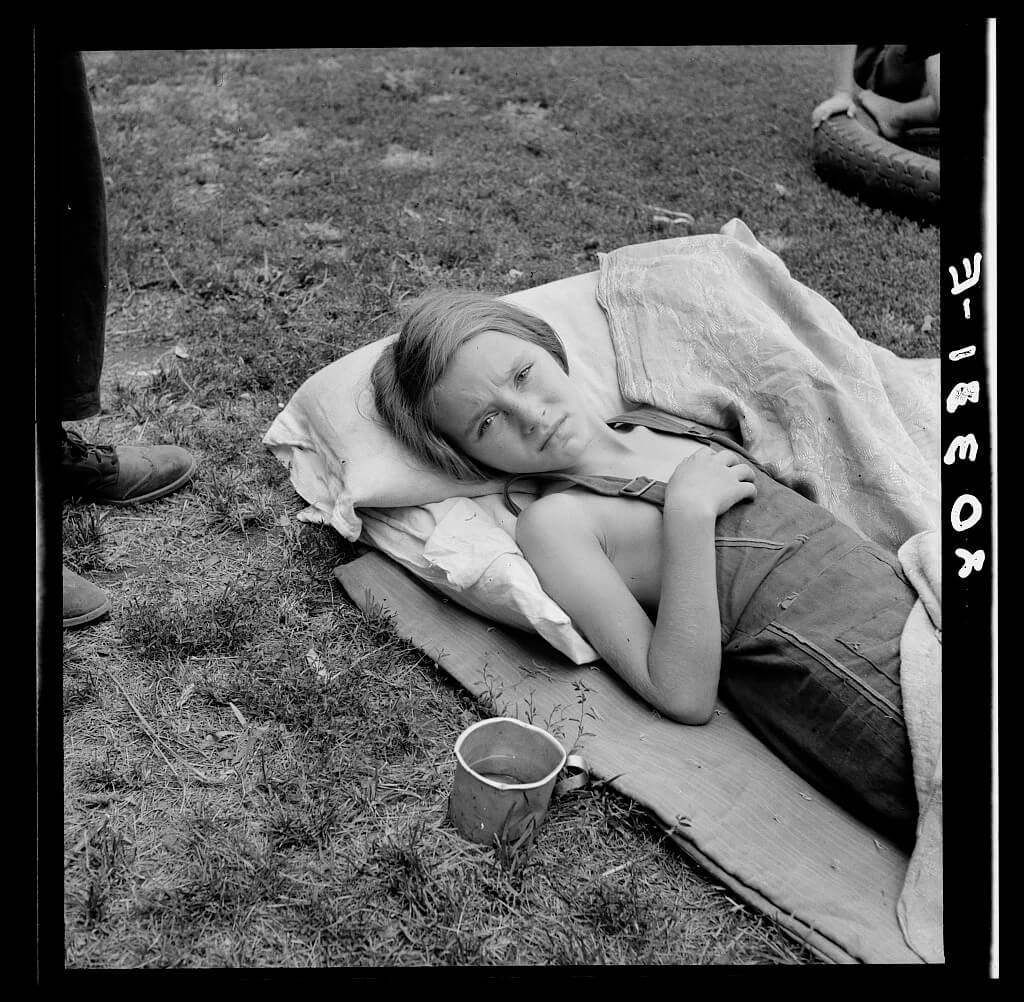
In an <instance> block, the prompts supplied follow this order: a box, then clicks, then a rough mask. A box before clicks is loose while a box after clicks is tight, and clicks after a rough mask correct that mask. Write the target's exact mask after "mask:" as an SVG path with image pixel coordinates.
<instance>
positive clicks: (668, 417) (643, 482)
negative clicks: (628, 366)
mask: <svg viewBox="0 0 1024 1002" xmlns="http://www.w3.org/2000/svg"><path fill="white" fill-rule="evenodd" d="M608 424H610V425H611V426H612V427H615V426H616V425H624V424H628V425H643V426H644V427H645V428H651V429H652V430H654V431H666V432H670V433H671V434H674V435H686V436H688V437H689V438H694V439H696V440H697V441H699V442H704V443H705V444H711V443H714V444H716V445H720V446H722V447H723V448H726V449H731V450H732V451H733V452H736V453H739V454H740V455H741V456H742V457H743V458H744V459H745V460H747V462H749V463H753V464H754V465H755V466H757V467H758V468H759V469H760V468H761V464H760V463H758V462H757V460H756V459H754V457H753V456H752V455H751V454H750V453H749V452H747V450H746V449H744V448H743V446H742V445H740V444H739V443H738V442H736V441H735V440H734V439H733V438H731V437H730V436H729V435H726V434H725V433H724V432H722V431H718V430H717V429H714V428H708V427H707V426H706V425H700V424H695V423H694V422H692V421H687V420H685V419H684V418H680V417H676V416H675V415H674V414H669V413H668V412H666V411H659V410H657V409H656V408H653V407H638V408H637V409H636V410H634V411H630V412H629V413H627V414H619V415H618V416H617V417H613V418H610V419H609V420H608ZM524 479H531V480H547V481H555V482H557V481H562V482H564V483H571V484H576V485H577V486H579V487H586V488H587V489H588V490H590V491H593V492H594V493H595V494H603V495H605V496H606V497H627V498H640V499H641V500H642V501H647V502H649V503H650V504H654V505H657V506H658V507H659V508H663V507H664V505H665V484H664V482H662V481H661V480H652V479H651V478H650V477H633V479H632V480H628V479H626V478H625V477H603V476H583V475H578V474H570V473H520V474H518V475H516V476H514V477H512V478H510V479H509V480H506V481H505V507H506V508H508V510H509V511H510V512H512V514H513V515H516V516H518V515H519V513H520V512H521V511H522V509H521V508H520V507H519V505H517V504H516V503H515V501H513V500H512V493H511V491H512V484H514V483H515V482H516V481H517V480H524Z"/></svg>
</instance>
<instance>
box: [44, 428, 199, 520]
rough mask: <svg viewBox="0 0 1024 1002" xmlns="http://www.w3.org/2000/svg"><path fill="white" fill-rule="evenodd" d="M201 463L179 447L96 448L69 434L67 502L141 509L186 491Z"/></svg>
mask: <svg viewBox="0 0 1024 1002" xmlns="http://www.w3.org/2000/svg"><path fill="white" fill-rule="evenodd" d="M195 469H196V461H195V459H193V457H192V454H191V453H190V452H188V451H187V450H185V449H182V448H181V447H180V446H177V445H119V446H117V447H116V448H115V447H114V446H112V445H93V444H92V443H91V442H86V441H85V440H84V439H83V438H82V436H81V435H79V434H78V433H77V432H74V431H68V430H67V429H66V428H65V429H64V451H63V456H62V458H61V475H62V479H63V482H64V495H65V497H78V498H82V499H84V500H86V501H95V502H97V503H100V504H113V505H125V504H138V503H139V502H140V501H152V500H153V499H154V498H160V497H163V496H164V495H165V494H170V493H171V492H172V491H176V490H177V489H178V488H179V487H183V486H184V485H185V484H186V483H188V481H189V480H191V479H192V476H193V474H194V473H195Z"/></svg>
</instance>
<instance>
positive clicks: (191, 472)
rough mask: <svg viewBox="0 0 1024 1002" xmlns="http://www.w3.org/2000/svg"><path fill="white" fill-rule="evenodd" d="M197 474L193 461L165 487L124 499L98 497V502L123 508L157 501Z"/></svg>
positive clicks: (182, 485)
mask: <svg viewBox="0 0 1024 1002" xmlns="http://www.w3.org/2000/svg"><path fill="white" fill-rule="evenodd" d="M195 474H196V464H195V462H194V461H193V463H192V465H191V466H190V467H189V468H188V470H187V471H186V472H185V473H183V474H182V475H181V476H180V477H178V479H177V480H175V481H174V483H172V484H165V485H164V486H163V487H159V488H157V489H156V490H155V491H150V492H149V493H148V494H140V495H139V496H138V497H137V498H125V499H124V500H123V501H122V500H116V501H115V500H111V499H108V498H103V499H100V498H97V499H96V502H95V503H96V504H110V505H114V506H115V507H117V508H123V507H125V506H127V505H130V504H141V503H142V502H144V501H155V500H156V499H157V498H162V497H165V496H166V495H168V494H173V493H174V491H176V490H179V489H180V488H182V487H184V486H185V484H187V483H188V482H189V481H190V480H191V479H192V478H193V477H194V476H195Z"/></svg>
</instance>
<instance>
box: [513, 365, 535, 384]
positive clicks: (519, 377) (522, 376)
mask: <svg viewBox="0 0 1024 1002" xmlns="http://www.w3.org/2000/svg"><path fill="white" fill-rule="evenodd" d="M532 368H533V365H532V363H531V364H530V365H528V366H526V368H525V369H523V370H522V371H521V372H519V373H517V374H516V386H518V385H519V384H520V383H521V382H522V381H523V380H524V379H526V377H527V376H528V375H529V374H530V370H531V369H532Z"/></svg>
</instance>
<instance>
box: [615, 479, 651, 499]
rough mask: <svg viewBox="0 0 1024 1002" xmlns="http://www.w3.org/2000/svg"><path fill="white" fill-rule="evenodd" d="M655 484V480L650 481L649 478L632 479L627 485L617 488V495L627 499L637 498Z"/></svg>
mask: <svg viewBox="0 0 1024 1002" xmlns="http://www.w3.org/2000/svg"><path fill="white" fill-rule="evenodd" d="M657 482H658V481H657V480H652V479H651V478H650V477H633V479H632V480H630V482H629V483H628V484H626V485H625V486H624V487H620V488H619V493H620V494H624V495H625V496H626V497H629V498H638V497H640V495H641V494H643V493H644V491H646V490H648V489H649V488H651V487H653V486H654V485H655V484H656V483H657Z"/></svg>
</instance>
